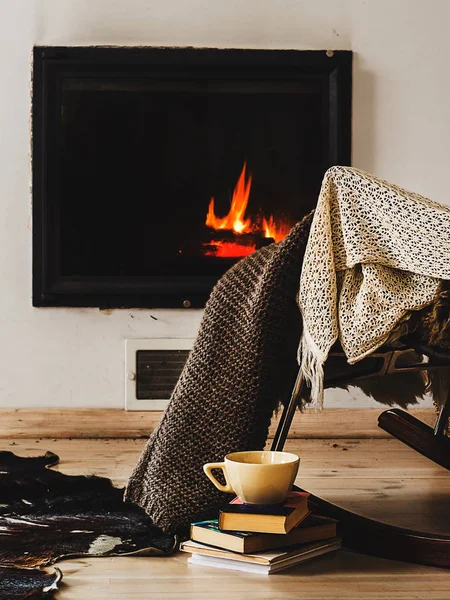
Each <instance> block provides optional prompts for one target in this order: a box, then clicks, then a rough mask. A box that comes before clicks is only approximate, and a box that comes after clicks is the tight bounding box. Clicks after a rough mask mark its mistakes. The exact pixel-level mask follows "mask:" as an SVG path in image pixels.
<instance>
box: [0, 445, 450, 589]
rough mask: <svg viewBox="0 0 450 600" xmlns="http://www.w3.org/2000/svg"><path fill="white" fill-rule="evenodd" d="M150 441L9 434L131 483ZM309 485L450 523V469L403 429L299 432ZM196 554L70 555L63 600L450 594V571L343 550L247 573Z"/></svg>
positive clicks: (432, 523)
mask: <svg viewBox="0 0 450 600" xmlns="http://www.w3.org/2000/svg"><path fill="white" fill-rule="evenodd" d="M144 443H145V441H142V440H126V439H122V440H88V439H85V440H77V439H73V440H68V439H66V440H49V439H45V440H26V439H20V440H19V439H18V440H15V441H14V440H3V443H2V449H5V450H12V451H14V452H16V453H17V454H20V455H36V454H39V453H43V452H45V451H46V450H52V451H53V452H55V453H57V454H58V455H59V456H60V458H61V463H60V465H59V469H60V470H61V471H63V472H65V473H70V474H93V473H95V474H97V475H103V476H107V477H110V478H112V480H113V481H114V482H115V483H116V484H117V485H124V483H125V481H126V479H127V477H128V476H129V474H130V471H131V469H132V467H133V466H134V464H135V462H136V460H137V458H138V456H139V453H140V451H141V449H142V447H143V445H144ZM286 449H287V450H290V451H294V452H297V453H298V454H299V455H300V457H301V465H300V471H299V476H298V479H297V483H298V484H299V485H301V486H302V487H304V488H306V489H308V490H310V491H311V492H314V493H315V494H318V495H322V496H323V497H325V498H327V499H329V500H332V501H335V502H336V503H339V504H341V505H342V506H345V507H348V508H351V509H352V510H357V511H359V512H361V513H362V514H365V515H367V516H372V517H376V518H378V519H384V520H386V521H388V522H391V523H395V524H400V525H403V526H408V527H412V528H423V529H428V530H429V531H441V532H445V533H450V510H449V507H450V473H448V471H446V470H444V469H442V468H440V467H438V466H436V465H434V464H433V463H431V462H430V461H428V460H427V459H425V458H423V457H421V456H419V455H418V454H416V453H415V452H413V451H412V450H410V449H408V448H406V447H405V446H403V445H402V444H400V443H399V442H397V441H396V440H394V439H376V440H370V439H366V440H345V439H337V440H290V441H288V443H287V447H286ZM186 559H187V555H186V554H183V553H177V554H175V555H173V556H169V557H166V558H145V557H134V558H125V557H123V558H121V557H115V558H106V559H102V558H95V559H78V560H71V561H65V562H61V563H60V564H59V567H60V568H61V569H62V571H63V573H64V584H63V585H62V587H61V591H60V592H59V593H58V594H57V596H56V597H57V598H58V599H60V600H88V599H89V600H91V599H92V600H94V599H95V600H106V599H108V600H140V599H142V600H143V599H144V598H145V599H149V598H154V599H156V598H158V599H159V598H161V599H163V600H164V599H167V600H178V599H183V600H186V599H188V600H207V599H215V598H217V599H218V600H222V599H225V598H231V599H232V600H244V599H245V600H281V599H283V600H291V599H292V600H294V599H295V600H299V599H308V600H317V599H336V598H339V599H341V598H342V599H343V598H348V599H365V600H366V599H369V600H374V599H380V600H385V599H391V598H392V599H393V598H396V599H405V600H406V599H407V600H412V599H415V598H417V599H419V598H420V599H426V600H434V599H444V598H448V599H450V571H444V570H441V569H434V568H430V567H421V566H415V565H409V564H405V563H400V562H394V561H388V560H382V559H376V558H371V557H366V556H362V555H358V554H355V553H351V552H348V551H345V550H341V551H339V552H338V553H336V554H335V555H334V556H332V557H331V556H328V557H326V556H325V557H321V558H318V559H316V560H314V561H311V562H310V563H304V564H303V565H300V566H298V567H295V568H293V569H290V570H288V571H286V572H284V573H280V574H277V575H271V576H260V575H254V574H251V575H250V574H244V573H239V572H233V571H225V570H223V571H222V570H220V569H212V568H204V567H195V566H190V565H188V564H187V563H186Z"/></svg>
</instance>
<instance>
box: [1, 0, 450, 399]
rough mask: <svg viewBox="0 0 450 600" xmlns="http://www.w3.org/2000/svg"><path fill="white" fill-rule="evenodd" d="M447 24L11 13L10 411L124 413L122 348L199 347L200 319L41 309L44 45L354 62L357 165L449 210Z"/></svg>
mask: <svg viewBox="0 0 450 600" xmlns="http://www.w3.org/2000/svg"><path fill="white" fill-rule="evenodd" d="M449 17H450V3H449V2H448V1H447V0H0V82H1V86H2V89H1V94H0V140H1V142H0V165H1V171H0V207H1V213H0V236H1V238H0V239H1V247H0V248H1V252H0V282H1V294H0V331H1V333H2V335H1V344H0V406H5V407H24V406H99V407H106V406H108V407H121V406H123V354H124V351H123V346H124V342H123V341H124V339H125V338H127V337H164V336H173V337H187V336H191V335H194V334H195V332H196V330H197V327H198V324H199V321H200V318H201V311H189V310H185V311H181V310H153V311H146V310H142V311H138V310H132V311H131V310H121V311H115V312H113V313H112V314H111V315H105V314H101V313H100V312H99V311H98V310H96V309H78V310H75V309H64V308H60V309H36V308H32V306H31V217H30V215H31V197H30V169H29V113H30V91H29V90H30V83H29V82H30V54H31V50H32V47H33V45H34V44H47V45H89V44H114V45H115V44H117V45H156V46H158V45H175V46H185V45H192V46H210V47H241V48H297V49H324V48H332V49H351V50H353V51H354V52H355V56H354V100H353V102H354V119H353V164H354V165H355V166H357V167H360V168H363V169H365V170H368V171H371V172H373V173H375V174H377V175H379V176H381V177H384V178H386V179H389V180H392V181H393V182H395V183H398V184H399V185H402V186H404V187H407V188H410V189H413V190H415V191H418V192H420V193H423V194H425V195H428V196H431V197H432V198H433V199H435V200H437V201H440V202H444V203H450V200H449V195H448V190H449V188H450V185H449V184H450V170H449V168H448V162H449V157H450V102H449V100H448V96H449V92H450V83H449V67H448V57H449V51H450V36H449V35H448V20H449ZM150 313H151V314H152V315H153V316H155V317H156V318H157V320H154V319H152V318H150V316H149V315H150ZM329 402H330V403H331V404H335V403H336V402H338V403H342V402H346V403H348V402H350V403H353V404H354V403H355V402H361V396H355V395H354V396H352V397H349V396H346V395H345V394H336V393H332V394H329ZM329 405H330V404H329ZM341 405H342V404H341Z"/></svg>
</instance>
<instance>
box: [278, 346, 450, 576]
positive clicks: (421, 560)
mask: <svg viewBox="0 0 450 600" xmlns="http://www.w3.org/2000/svg"><path fill="white" fill-rule="evenodd" d="M411 350H414V351H415V352H416V353H417V354H418V355H420V356H421V357H422V359H421V360H419V361H412V362H411V361H407V360H406V361H405V357H407V356H408V355H410V354H411ZM333 362H334V363H335V366H336V364H337V366H338V370H339V375H337V376H336V375H332V376H330V375H329V373H330V368H329V367H330V365H332V364H333ZM437 369H450V351H449V350H448V349H443V348H436V347H430V346H423V345H421V344H420V343H417V340H415V339H414V336H413V334H411V335H406V336H404V337H403V338H401V339H400V344H399V345H397V344H396V347H395V348H390V347H382V348H380V349H379V350H378V351H376V352H374V353H372V354H371V355H370V356H369V357H367V358H365V359H363V360H362V361H360V362H359V363H357V364H356V365H352V366H351V365H348V364H347V363H346V360H345V354H344V352H343V351H342V349H341V348H340V346H339V345H336V346H335V347H333V349H332V352H331V353H330V356H329V358H328V360H327V362H326V364H325V387H336V386H337V385H341V384H343V383H347V384H350V383H353V382H356V381H358V380H360V379H362V378H367V377H380V376H383V375H388V374H392V373H399V372H403V371H420V370H426V371H431V370H437ZM334 371H336V369H334ZM327 373H328V375H327ZM304 386H305V382H304V380H303V377H302V374H301V371H299V373H298V375H297V379H296V382H295V385H294V388H293V391H292V394H291V397H290V401H289V403H288V404H286V405H285V408H284V410H283V412H282V415H281V418H280V422H279V425H278V428H277V431H276V434H275V437H274V440H273V443H272V448H271V449H272V450H282V449H283V447H284V444H285V441H286V438H287V435H288V433H289V429H290V426H291V424H292V419H293V417H294V414H295V410H296V408H297V407H298V406H299V405H300V401H301V397H302V393H303V392H304ZM449 416H450V392H449V393H448V394H447V397H446V399H445V401H444V402H442V408H441V409H440V412H439V415H438V417H437V421H436V425H435V427H434V429H433V428H431V427H429V426H428V425H426V424H425V423H423V422H422V421H420V420H419V419H417V418H415V417H413V416H412V415H411V414H409V413H407V412H406V411H404V410H401V409H397V408H395V409H390V410H385V411H384V412H383V413H381V415H380V416H379V418H378V426H379V427H381V428H382V429H384V430H385V431H386V432H388V433H390V434H391V435H393V436H394V437H396V438H397V439H398V440H400V441H401V442H403V443H404V444H407V445H408V446H409V447H411V448H413V449H414V450H416V451H417V452H419V453H420V454H423V455H424V456H426V457H427V458H429V459H430V460H432V461H434V462H435V463H437V464H439V465H441V466H442V467H444V468H446V469H449V470H450V439H449V438H448V437H447V428H448V423H449ZM297 489H299V488H297ZM310 504H311V506H312V508H313V510H314V511H315V512H316V513H318V514H321V515H323V516H327V517H332V518H334V519H337V520H338V521H339V528H338V533H339V535H340V536H341V538H342V541H343V544H344V546H345V547H347V548H349V549H351V550H355V551H357V552H361V553H363V554H369V555H372V556H378V557H382V558H390V559H394V560H401V561H406V562H412V563H418V564H424V565H430V566H434V567H443V568H450V535H435V534H430V533H425V532H421V531H413V530H410V529H405V528H402V527H396V526H394V525H388V524H386V523H382V522H380V521H376V520H373V519H369V518H366V517H363V516H361V515H358V514H356V513H353V512H351V511H349V510H346V509H344V508H341V507H338V506H336V505H334V504H332V503H331V502H328V501H326V500H323V499H322V498H319V497H317V496H314V495H311V496H310Z"/></svg>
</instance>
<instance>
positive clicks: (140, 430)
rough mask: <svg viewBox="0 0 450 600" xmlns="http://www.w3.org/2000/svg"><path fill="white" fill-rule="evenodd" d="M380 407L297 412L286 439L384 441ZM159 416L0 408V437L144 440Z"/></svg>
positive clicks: (419, 412)
mask: <svg viewBox="0 0 450 600" xmlns="http://www.w3.org/2000/svg"><path fill="white" fill-rule="evenodd" d="M384 408H385V407H383V406H381V405H380V408H379V409H377V408H375V409H374V408H352V409H345V408H329V409H325V410H324V411H323V412H315V411H313V410H305V411H304V412H303V413H300V412H299V411H297V413H296V414H295V416H294V420H293V423H292V426H291V428H290V431H289V437H290V438H292V439H323V438H333V439H335V438H348V437H352V438H388V437H389V434H387V433H386V432H385V431H383V430H382V429H380V428H379V427H378V416H379V414H380V413H381V412H382V411H383V410H384ZM410 412H411V414H413V415H415V416H416V417H417V418H418V419H421V420H422V421H424V422H426V423H427V424H428V425H433V424H434V422H435V420H436V413H435V410H434V409H433V408H418V409H412V410H411V411H410ZM161 416H162V412H161V411H146V412H132V411H129V412H127V411H124V410H120V409H114V408H107V409H93V408H74V409H58V408H49V409H29V408H20V409H15V410H11V409H7V408H0V438H3V439H9V438H30V437H31V438H33V437H35V436H36V433H37V432H39V436H40V437H42V438H55V437H57V438H83V439H92V438H99V439H104V438H135V439H137V438H141V437H145V438H147V437H148V436H149V435H150V433H151V432H152V431H153V430H154V428H155V427H156V425H157V424H158V423H159V421H160V419H161ZM278 420H279V415H278V416H275V417H274V418H273V419H272V424H271V427H270V432H269V437H273V436H274V434H275V431H276V427H277V425H278Z"/></svg>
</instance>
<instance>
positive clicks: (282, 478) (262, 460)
mask: <svg viewBox="0 0 450 600" xmlns="http://www.w3.org/2000/svg"><path fill="white" fill-rule="evenodd" d="M299 464H300V458H299V457H298V456H297V455H296V454H292V453H291V452H272V451H264V450H256V451H250V452H232V453H231V454H227V455H226V456H225V460H224V462H217V463H207V464H206V465H203V470H204V471H205V473H206V476H207V477H208V478H209V479H210V480H211V481H212V482H213V484H214V485H215V486H216V488H217V489H218V490H221V491H222V492H229V493H234V494H236V495H237V496H239V498H240V499H241V500H242V502H244V503H245V504H261V505H268V504H282V503H283V502H284V500H285V499H286V496H287V494H288V492H289V491H290V489H291V487H292V484H293V483H294V481H295V477H296V476H297V471H298V466H299ZM212 469H221V470H222V471H223V474H224V476H225V481H226V485H222V484H221V483H219V482H218V481H217V479H216V478H215V477H214V476H213V474H212V472H211V471H212Z"/></svg>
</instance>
